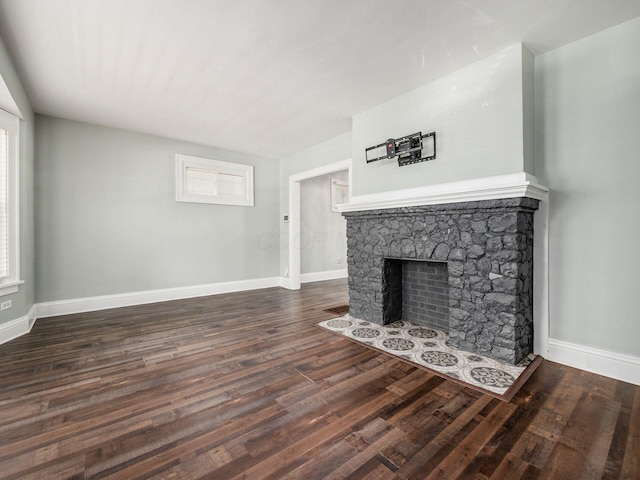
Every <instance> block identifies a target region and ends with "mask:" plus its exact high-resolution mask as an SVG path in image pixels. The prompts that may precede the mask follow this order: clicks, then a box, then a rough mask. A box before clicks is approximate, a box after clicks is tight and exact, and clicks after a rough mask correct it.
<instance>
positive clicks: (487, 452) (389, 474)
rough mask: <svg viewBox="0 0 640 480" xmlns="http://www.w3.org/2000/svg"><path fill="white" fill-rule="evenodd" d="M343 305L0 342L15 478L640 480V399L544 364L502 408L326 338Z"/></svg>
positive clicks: (119, 316) (137, 311)
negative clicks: (326, 323) (325, 324)
mask: <svg viewBox="0 0 640 480" xmlns="http://www.w3.org/2000/svg"><path fill="white" fill-rule="evenodd" d="M346 296H347V295H346V282H345V281H342V280H339V281H330V282H319V283H315V284H306V285H303V288H302V290H300V291H288V290H284V289H278V288H274V289H266V290H258V291H252V292H243V293H234V294H225V295H218V296H212V297H206V298H199V299H190V300H181V301H175V302H166V303H161V304H154V305H144V306H136V307H128V308H122V309H114V310H109V311H102V312H94V313H86V314H79V315H69V316H64V317H56V318H49V319H42V320H39V321H38V322H37V323H36V325H35V327H34V329H33V331H32V332H31V333H30V334H29V335H26V336H24V337H21V338H19V339H17V340H14V341H12V342H9V343H8V344H5V345H2V346H0V353H1V358H2V362H0V478H2V479H18V478H28V479H47V480H49V479H83V478H92V479H126V480H133V479H219V480H232V479H233V480H236V479H250V480H261V479H264V480H267V479H269V480H285V479H286V480H289V479H305V480H313V479H404V480H409V479H412V480H418V479H420V480H423V479H447V480H452V479H458V478H460V479H467V478H468V479H481V480H487V479H500V480H501V479H509V480H510V479H514V480H515V479H536V478H538V479H553V480H561V479H571V480H579V479H601V478H602V479H629V480H631V479H636V480H637V479H639V478H640V387H637V386H634V385H630V384H627V383H623V382H618V381H615V380H611V379H608V378H605V377H600V376H597V375H593V374H589V373H586V372H582V371H579V370H575V369H571V368H568V367H564V366H561V365H558V364H554V363H551V362H547V361H545V362H543V363H542V365H541V366H540V367H538V369H537V370H536V371H535V373H534V374H533V375H532V377H531V378H530V379H529V380H528V382H527V383H526V384H525V385H524V386H523V387H522V388H521V390H520V391H519V393H518V394H517V395H516V396H515V397H514V398H513V399H512V401H511V402H509V403H507V402H502V401H500V400H497V399H495V398H492V397H489V396H486V395H482V394H480V393H478V392H476V391H473V390H470V389H468V388H465V387H464V386H461V385H458V384H456V383H453V382H450V381H447V380H444V379H442V378H440V377H437V376H435V375H433V374H431V373H429V372H426V371H424V370H422V369H418V368H415V367H412V366H411V365H408V364H406V363H404V362H402V361H400V360H397V359H394V358H393V357H391V356H386V355H385V354H381V353H378V352H375V351H373V350H370V349H367V348H366V347H364V346H361V345H358V344H356V343H353V342H350V341H349V340H346V339H344V338H342V337H339V336H336V335H333V334H331V333H329V332H326V331H324V330H322V329H320V328H317V327H314V326H313V323H314V322H317V321H320V320H325V319H328V318H331V317H332V314H331V313H329V312H326V311H325V309H327V308H330V307H333V306H339V305H341V304H344V303H346V300H347V298H346Z"/></svg>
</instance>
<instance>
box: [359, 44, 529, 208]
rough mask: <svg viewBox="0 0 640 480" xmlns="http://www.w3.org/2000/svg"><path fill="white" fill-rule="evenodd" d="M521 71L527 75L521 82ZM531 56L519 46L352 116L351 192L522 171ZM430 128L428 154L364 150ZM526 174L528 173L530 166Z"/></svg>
mask: <svg viewBox="0 0 640 480" xmlns="http://www.w3.org/2000/svg"><path fill="white" fill-rule="evenodd" d="M524 76H529V77H531V78H530V79H529V78H527V79H526V81H525V79H524ZM532 83H533V56H532V55H531V53H530V52H528V51H527V50H526V48H524V47H523V46H522V45H520V44H517V45H514V46H512V47H510V48H508V49H506V50H504V51H502V52H500V53H498V54H495V55H492V56H490V57H488V58H486V59H484V60H480V61H478V62H476V63H474V64H472V65H469V66H467V67H465V68H462V69H460V70H458V71H456V72H453V73H451V74H449V75H446V76H444V77H442V78H440V79H438V80H435V81H433V82H430V83H428V84H425V85H423V86H421V87H419V88H417V89H415V90H411V91H410V92H407V93H405V94H404V95H401V96H399V97H396V98H394V99H392V100H390V101H388V102H386V103H383V104H381V105H378V106H377V107H374V108H372V109H371V110H367V111H366V112H363V113H360V114H358V115H355V116H354V117H353V152H352V157H353V195H356V196H357V195H364V194H372V193H380V192H385V191H390V190H400V189H404V188H412V187H420V186H423V185H435V184H440V183H447V182H454V181H460V180H468V179H476V178H482V177H489V176H493V175H501V174H507V173H513V172H522V171H523V170H524V169H525V164H526V163H528V164H529V167H530V166H531V165H532V164H533V161H532V156H533V141H532V140H531V138H532V137H533V121H532V118H529V117H526V116H525V115H524V114H523V111H524V109H523V106H526V105H532V104H533V93H532V89H531V85H532ZM416 131H421V132H422V133H427V132H431V131H436V134H437V157H436V159H435V160H433V161H429V162H425V163H419V164H415V165H410V166H406V167H402V168H399V167H398V163H397V161H396V160H386V159H385V160H381V161H378V162H374V163H369V164H367V163H366V161H365V149H366V148H367V147H371V146H373V145H378V144H380V143H381V142H384V141H385V140H386V139H387V138H398V137H402V136H403V135H408V134H411V133H415V132H416ZM530 173H532V172H530Z"/></svg>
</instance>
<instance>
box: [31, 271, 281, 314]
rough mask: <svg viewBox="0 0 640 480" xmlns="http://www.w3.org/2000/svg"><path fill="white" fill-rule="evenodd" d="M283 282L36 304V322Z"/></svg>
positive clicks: (246, 282)
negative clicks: (61, 316) (48, 318)
mask: <svg viewBox="0 0 640 480" xmlns="http://www.w3.org/2000/svg"><path fill="white" fill-rule="evenodd" d="M282 285H283V279H282V278H280V277H270V278H258V279H254V280H239V281H235V282H221V283H211V284H208V285H195V286H191V287H177V288H164V289H160V290H147V291H144V292H131V293H122V294H115V295H102V296H98V297H85V298H75V299H71V300H59V301H54V302H43V303H38V304H36V305H35V306H36V314H37V318H45V317H54V316H57V315H69V314H72V313H83V312H93V311H96V310H105V309H107V308H118V307H129V306H131V305H144V304H147V303H156V302H166V301H169V300H180V299H183V298H194V297H205V296H208V295H218V294H221V293H231V292H241V291H246V290H257V289H260V288H270V287H281V286H282Z"/></svg>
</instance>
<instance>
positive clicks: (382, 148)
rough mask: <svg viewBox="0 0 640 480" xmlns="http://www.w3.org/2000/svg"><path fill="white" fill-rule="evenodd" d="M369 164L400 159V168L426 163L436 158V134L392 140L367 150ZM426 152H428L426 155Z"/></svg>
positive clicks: (408, 136)
mask: <svg viewBox="0 0 640 480" xmlns="http://www.w3.org/2000/svg"><path fill="white" fill-rule="evenodd" d="M364 152H365V158H366V160H367V163H371V162H377V161H378V160H384V159H385V158H394V157H398V166H400V167H403V166H405V165H411V164H412V163H419V162H426V161H428V160H434V159H435V158H436V132H431V133H425V134H424V135H423V134H422V132H418V133H413V134H411V135H406V136H404V137H402V138H390V139H388V140H387V141H386V142H384V143H381V144H379V145H374V146H373V147H369V148H366V149H365V151H364ZM425 152H427V153H426V154H425Z"/></svg>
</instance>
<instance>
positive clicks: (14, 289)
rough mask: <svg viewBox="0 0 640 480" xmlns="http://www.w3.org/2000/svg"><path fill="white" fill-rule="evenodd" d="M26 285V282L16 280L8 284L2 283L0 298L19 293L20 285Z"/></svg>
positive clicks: (0, 284)
mask: <svg viewBox="0 0 640 480" xmlns="http://www.w3.org/2000/svg"><path fill="white" fill-rule="evenodd" d="M23 283H24V280H14V281H9V282H7V283H0V297H3V296H5V295H11V294H12V293H18V290H20V285H22V284H23Z"/></svg>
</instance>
